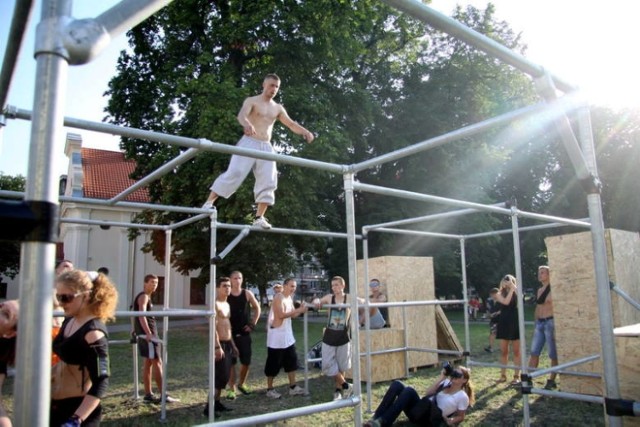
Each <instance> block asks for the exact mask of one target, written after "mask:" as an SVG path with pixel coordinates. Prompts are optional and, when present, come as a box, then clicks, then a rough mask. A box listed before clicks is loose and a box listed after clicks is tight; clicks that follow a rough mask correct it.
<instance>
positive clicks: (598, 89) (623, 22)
mask: <svg viewBox="0 0 640 427" xmlns="http://www.w3.org/2000/svg"><path fill="white" fill-rule="evenodd" d="M176 1H180V0H176ZM116 3H118V2H117V1H116V0H100V1H95V0H76V1H75V2H74V9H73V15H74V17H76V18H88V17H95V16H97V15H99V14H100V13H101V12H103V11H104V10H107V9H108V8H110V7H111V6H112V5H114V4H116ZM456 3H460V4H463V5H466V4H473V5H474V6H476V7H478V8H484V7H485V6H486V4H487V3H488V1H487V0H461V1H455V0H432V3H431V7H433V8H434V9H436V10H438V11H440V12H442V13H445V14H446V15H451V12H452V11H453V9H454V7H455V4H456ZM492 3H493V4H494V5H495V6H496V15H497V17H498V18H499V19H502V20H505V21H507V22H508V23H509V25H510V26H511V28H513V29H514V30H515V31H518V32H522V34H523V40H524V41H525V42H526V43H527V44H528V46H529V50H528V53H527V57H528V58H529V59H530V60H532V61H533V62H535V63H537V64H540V65H542V66H544V67H545V68H547V69H548V70H550V71H551V72H552V73H553V74H555V75H557V76H558V77H561V78H562V79H564V80H565V81H567V82H569V83H572V84H575V85H577V86H580V87H581V88H582V89H583V90H585V91H587V92H588V93H589V94H591V98H592V99H593V100H594V102H597V103H600V104H609V105H612V106H630V105H635V106H640V78H639V77H638V68H639V65H640V64H639V63H640V60H639V59H636V56H637V54H636V52H637V47H636V46H635V44H636V41H637V40H639V39H640V29H639V26H638V24H637V22H636V21H637V16H639V15H640V13H639V12H640V2H636V1H630V0H609V1H608V2H606V3H604V2H587V1H584V0H561V1H558V0H535V1H534V0H517V1H515V0H494V1H492ZM14 5H15V0H14V1H7V0H0V53H1V54H2V57H3V58H4V51H5V48H6V41H7V35H8V31H9V26H10V22H11V17H12V15H13V8H14ZM39 20H40V1H39V0H38V1H36V7H35V9H34V12H33V14H32V16H31V25H30V30H29V32H28V37H27V38H26V40H25V42H24V43H23V47H22V53H21V56H20V58H19V62H18V68H17V71H16V73H15V76H14V80H13V82H12V87H11V89H10V93H9V99H8V104H10V105H13V106H16V107H18V108H22V109H27V110H32V109H33V86H34V80H35V60H34V59H33V47H34V33H35V26H36V24H37V22H39ZM125 48H126V38H125V35H121V36H119V37H118V38H116V39H115V40H113V41H112V43H111V45H110V46H109V47H108V48H107V49H106V50H105V51H104V52H103V53H102V55H101V56H100V57H99V58H97V59H96V60H94V61H93V62H92V63H90V64H87V65H82V66H72V67H69V74H68V90H67V92H66V104H65V105H66V109H65V116H68V117H73V118H78V119H83V120H89V121H96V122H100V121H102V119H103V117H104V116H105V113H104V112H103V110H104V107H105V106H106V99H105V98H104V97H103V96H102V95H103V93H104V92H105V91H106V90H107V84H108V81H109V79H110V78H111V77H112V76H113V75H114V74H115V66H116V60H117V57H118V55H119V52H120V51H121V50H122V49H125ZM67 132H75V133H80V134H81V135H82V138H83V145H84V146H85V147H94V148H103V149H110V150H116V149H117V147H118V139H117V138H115V137H112V136H109V135H101V134H97V133H92V132H87V131H80V130H77V129H67V128H65V130H64V131H63V133H62V134H61V140H60V141H59V142H58V147H56V152H58V153H59V155H57V157H56V160H55V162H56V169H57V170H58V171H59V173H58V175H61V174H65V173H66V170H67V159H66V157H65V156H64V153H63V150H64V136H65V135H66V133H67ZM29 135H30V122H26V121H22V120H7V126H6V127H5V128H4V129H1V130H0V172H2V173H5V174H8V175H17V174H22V175H26V173H27V167H28V155H29V139H30V137H29ZM193 136H194V137H197V136H198V135H193Z"/></svg>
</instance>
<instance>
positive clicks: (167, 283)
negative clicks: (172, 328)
mask: <svg viewBox="0 0 640 427" xmlns="http://www.w3.org/2000/svg"><path fill="white" fill-rule="evenodd" d="M164 235H165V239H164V304H163V307H164V309H165V310H168V309H169V306H170V304H169V301H170V298H171V238H172V230H171V229H169V230H165V231H164ZM168 334H169V317H167V316H164V317H163V318H162V343H163V345H162V364H163V369H162V390H160V392H161V393H162V405H161V406H162V408H161V410H160V421H165V420H166V419H167V372H168V370H169V349H168V347H169V338H168Z"/></svg>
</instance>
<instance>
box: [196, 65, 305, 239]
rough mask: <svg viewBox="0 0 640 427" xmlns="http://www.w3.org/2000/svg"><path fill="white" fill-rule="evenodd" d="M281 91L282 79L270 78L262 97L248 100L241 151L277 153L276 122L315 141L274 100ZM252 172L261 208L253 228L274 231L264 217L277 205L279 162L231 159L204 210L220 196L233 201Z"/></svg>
mask: <svg viewBox="0 0 640 427" xmlns="http://www.w3.org/2000/svg"><path fill="white" fill-rule="evenodd" d="M279 89H280V77H278V76H277V75H275V74H267V76H266V77H265V78H264V82H263V83H262V93H261V94H260V95H256V96H251V97H249V98H246V99H245V100H244V102H243V104H242V108H241V109H240V112H239V113H238V122H240V125H242V127H243V128H244V136H243V137H242V138H241V139H240V141H239V142H238V144H236V146H237V147H242V148H251V149H254V150H260V151H266V152H268V153H273V146H272V145H271V134H272V133H273V124H274V123H275V121H276V120H280V122H281V123H282V124H283V125H285V126H286V127H288V128H289V129H291V131H292V132H293V133H295V134H298V135H302V137H303V138H304V139H305V140H306V141H307V142H311V141H313V139H314V135H313V134H312V133H311V132H309V131H308V130H307V129H305V128H304V127H303V126H301V125H300V124H299V123H297V122H296V121H294V120H292V119H291V118H290V117H289V115H288V114H287V111H286V110H285V109H284V107H283V106H282V105H280V104H278V103H277V102H275V101H274V100H273V98H274V97H275V96H276V94H277V93H278V90H279ZM251 170H253V175H254V177H255V179H256V183H255V185H254V187H253V193H254V196H255V201H256V203H257V205H258V209H257V212H256V219H255V221H254V222H253V225H258V226H260V227H262V228H264V229H270V228H271V224H269V221H267V219H266V218H265V217H264V214H265V213H266V211H267V207H269V206H271V205H273V204H274V203H275V190H276V188H277V186H278V171H277V170H276V162H274V161H273V160H261V159H254V158H251V157H244V156H238V155H235V154H234V155H233V156H231V161H230V162H229V167H228V168H227V171H226V172H224V173H223V174H222V175H220V176H219V177H218V178H217V179H216V180H215V181H214V183H213V185H212V186H211V194H210V195H209V198H208V199H207V201H206V202H205V204H204V205H203V206H202V208H203V209H211V208H212V207H213V204H214V203H215V201H216V199H217V198H218V197H220V196H222V197H224V198H225V199H227V198H229V197H230V196H231V195H232V194H233V193H235V192H236V190H237V189H238V187H240V184H242V182H243V181H244V179H245V178H246V177H247V175H248V174H249V172H250V171H251Z"/></svg>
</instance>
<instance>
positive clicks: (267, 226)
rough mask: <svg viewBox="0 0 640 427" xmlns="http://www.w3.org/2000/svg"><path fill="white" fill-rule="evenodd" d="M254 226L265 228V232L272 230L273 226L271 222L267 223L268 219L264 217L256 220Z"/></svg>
mask: <svg viewBox="0 0 640 427" xmlns="http://www.w3.org/2000/svg"><path fill="white" fill-rule="evenodd" d="M253 225H257V226H260V227H262V228H264V229H265V230H269V229H271V224H269V221H267V218H265V217H263V216H259V217H258V218H256V219H255V220H254V221H253Z"/></svg>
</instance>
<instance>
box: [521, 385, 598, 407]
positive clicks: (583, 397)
mask: <svg viewBox="0 0 640 427" xmlns="http://www.w3.org/2000/svg"><path fill="white" fill-rule="evenodd" d="M531 393H535V394H539V395H541V396H550V397H559V398H561V399H571V400H580V401H582V402H589V403H597V404H600V405H602V404H604V397H602V396H594V395H591V394H579V393H568V392H566V391H553V390H545V389H543V388H531Z"/></svg>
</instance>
